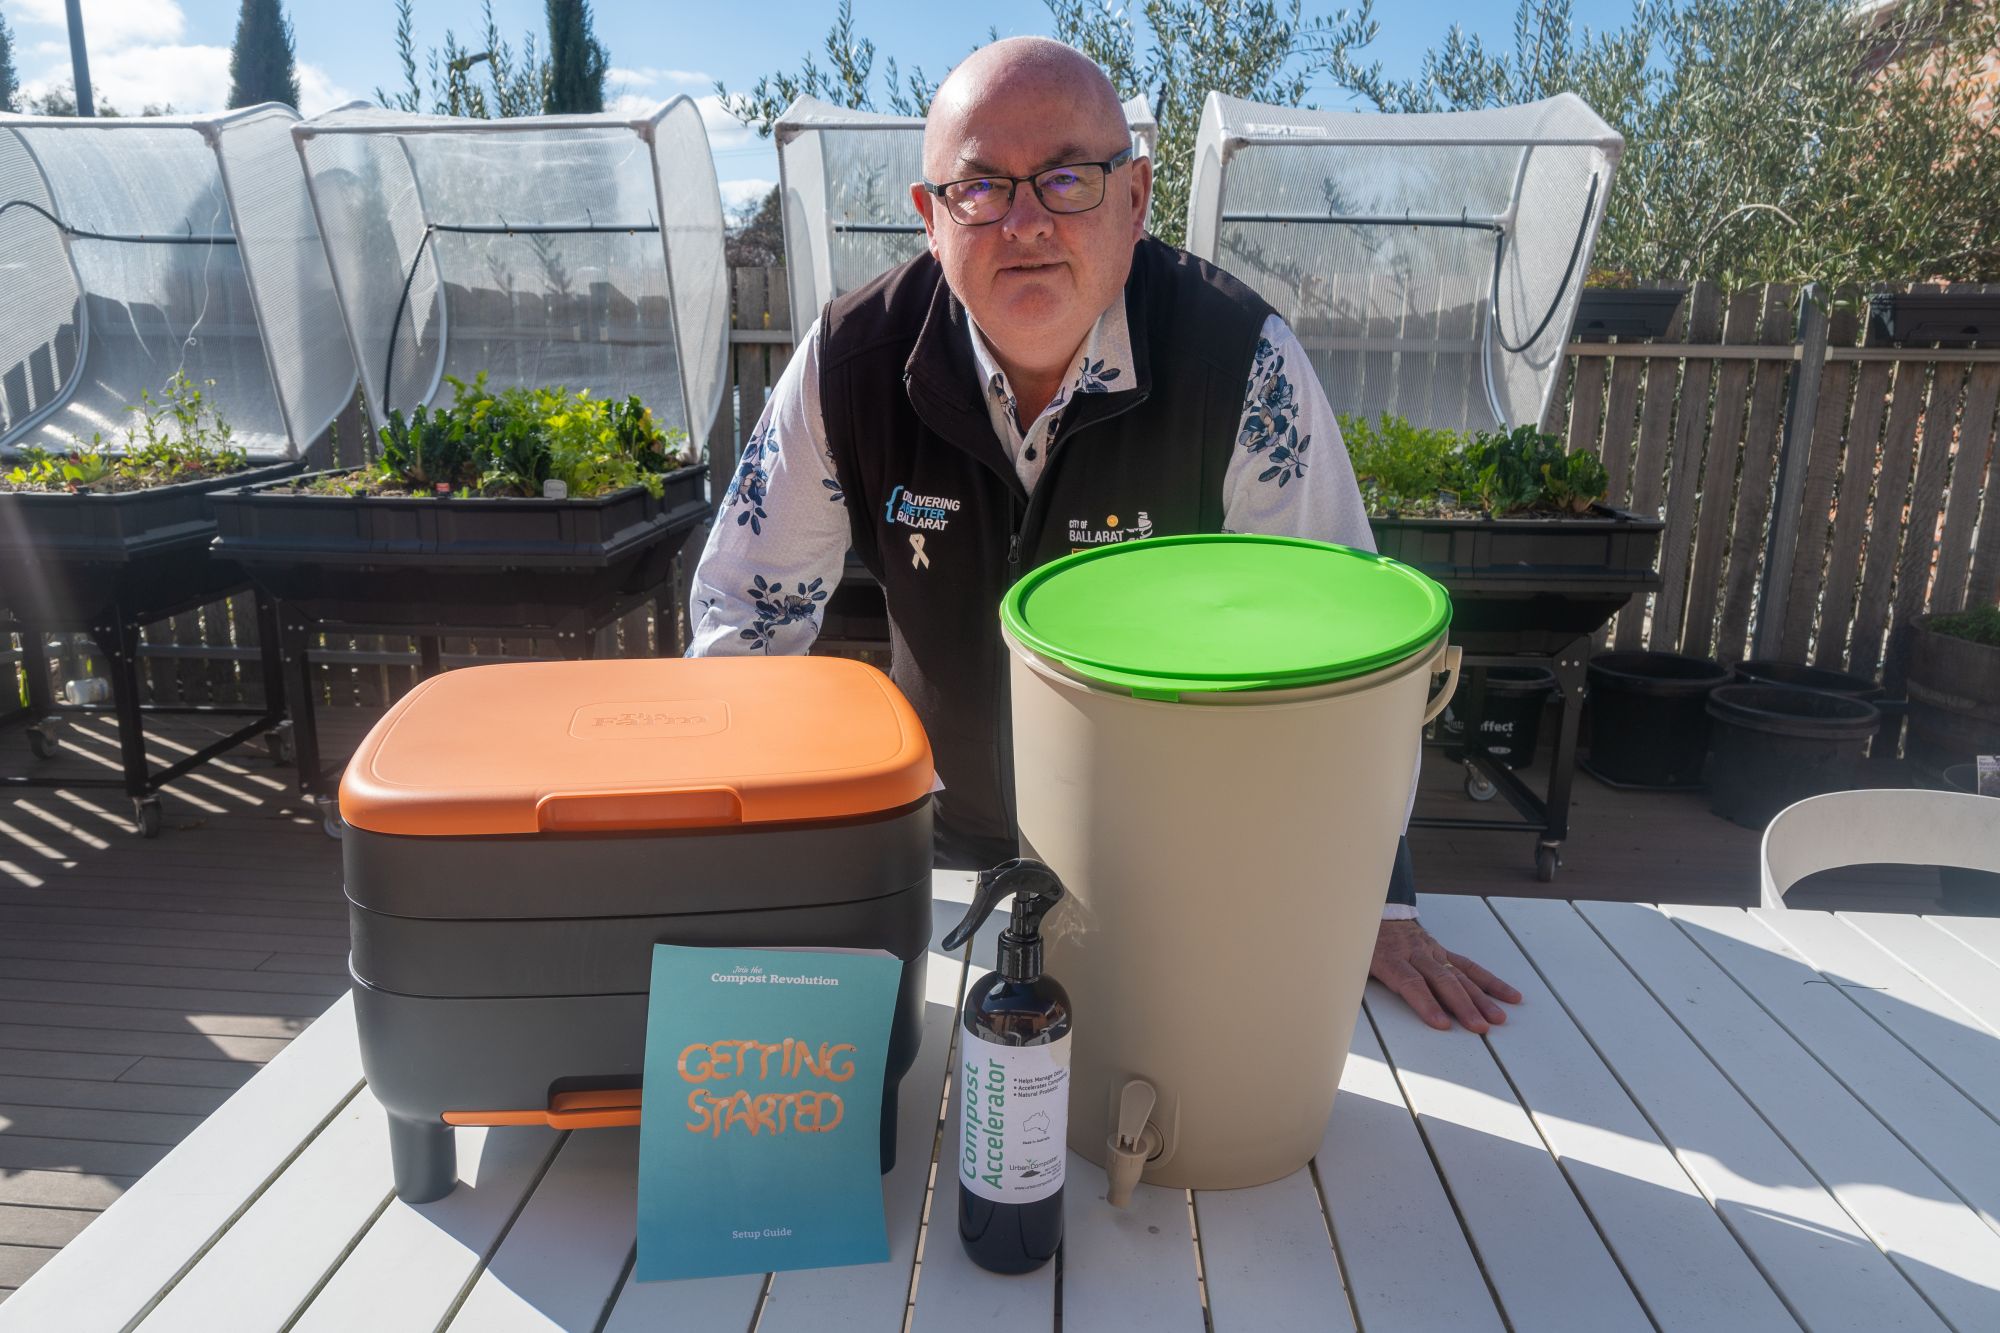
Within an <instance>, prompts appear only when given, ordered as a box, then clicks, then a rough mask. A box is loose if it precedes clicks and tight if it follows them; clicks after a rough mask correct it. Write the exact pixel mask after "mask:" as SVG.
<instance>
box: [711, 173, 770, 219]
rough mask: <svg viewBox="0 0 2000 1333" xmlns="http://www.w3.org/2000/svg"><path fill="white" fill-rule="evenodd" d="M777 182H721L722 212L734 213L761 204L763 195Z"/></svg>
mask: <svg viewBox="0 0 2000 1333" xmlns="http://www.w3.org/2000/svg"><path fill="white" fill-rule="evenodd" d="M777 184H778V182H776V181H767V180H755V179H751V180H735V181H724V182H722V207H723V211H725V212H729V213H734V212H736V211H737V210H738V209H741V208H745V207H748V206H749V205H751V204H756V203H761V202H762V201H763V198H764V196H765V195H767V194H769V193H770V192H771V191H772V190H773V189H775V188H776V187H777Z"/></svg>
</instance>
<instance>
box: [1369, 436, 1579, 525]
mask: <svg viewBox="0 0 2000 1333" xmlns="http://www.w3.org/2000/svg"><path fill="white" fill-rule="evenodd" d="M1340 432H1341V437H1342V439H1343V440H1344V441H1345V442H1346V444H1347V455H1348V458H1349V460H1350V461H1351V462H1352V463H1353V465H1354V476H1355V480H1356V481H1357V482H1358V483H1359V485H1360V487H1361V495H1362V499H1363V501H1364V502H1365V503H1366V504H1367V506H1368V512H1369V513H1371V514H1398V515H1434V514H1444V515H1447V516H1449V515H1452V514H1454V513H1459V512H1464V511H1470V510H1483V511H1485V512H1486V513H1489V514H1492V515H1494V516H1495V517H1502V518H1504V517H1507V516H1509V515H1513V514H1524V513H1543V514H1546V513H1569V514H1584V513H1588V512H1589V511H1590V507H1591V506H1592V505H1593V504H1595V503H1597V502H1598V501H1599V500H1602V499H1603V498H1604V496H1605V494H1606V493H1607V492H1608V491H1609V490H1610V488H1611V479H1610V477H1609V475H1608V474H1607V473H1606V472H1605V470H1604V465H1603V464H1602V463H1600V462H1598V461H1597V459H1596V457H1595V456H1593V455H1591V454H1565V453H1564V452H1563V446H1562V441H1561V440H1560V439H1558V438H1557V437H1556V436H1554V435H1545V434H1543V433H1542V432H1541V431H1539V430H1537V429H1536V428H1535V427H1533V426H1519V427H1516V428H1515V429H1514V430H1512V431H1481V432H1479V433H1478V434H1476V435H1474V436H1473V437H1472V438H1470V439H1467V438H1465V437H1464V436H1462V435H1460V434H1459V433H1458V432H1456V431H1450V430H1420V429H1418V428H1417V427H1415V426H1412V425H1411V424H1410V423H1409V422H1408V421H1407V420H1405V419H1404V418H1402V417H1399V416H1392V415H1390V414H1388V413H1384V414H1383V415H1382V417H1381V418H1380V419H1379V420H1377V421H1374V422H1370V421H1368V420H1366V419H1364V418H1360V417H1354V416H1343V417H1341V418H1340Z"/></svg>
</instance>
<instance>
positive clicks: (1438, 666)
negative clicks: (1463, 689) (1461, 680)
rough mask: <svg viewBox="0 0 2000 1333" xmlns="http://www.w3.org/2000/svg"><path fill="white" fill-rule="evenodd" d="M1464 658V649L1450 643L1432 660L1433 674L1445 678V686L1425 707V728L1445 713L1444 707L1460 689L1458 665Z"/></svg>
mask: <svg viewBox="0 0 2000 1333" xmlns="http://www.w3.org/2000/svg"><path fill="white" fill-rule="evenodd" d="M1464 656H1465V653H1464V650H1463V649H1461V648H1460V647H1459V646H1458V645H1457V644H1455V643H1450V644H1440V645H1439V647H1438V655H1437V656H1436V657H1433V658H1432V659H1431V674H1432V675H1433V676H1443V677H1444V684H1443V685H1441V686H1439V687H1438V692H1437V693H1436V694H1434V695H1432V696H1431V701H1430V703H1429V704H1427V705H1426V706H1425V707H1424V725H1425V726H1427V727H1428V726H1429V725H1430V724H1431V723H1432V722H1434V721H1436V720H1437V715H1438V714H1439V713H1442V712H1443V711H1444V706H1445V705H1446V704H1448V703H1450V702H1451V696H1452V692H1453V691H1455V690H1456V689H1457V688H1458V665H1459V662H1460V661H1461V660H1462V659H1463V658H1464Z"/></svg>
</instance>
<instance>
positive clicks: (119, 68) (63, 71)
mask: <svg viewBox="0 0 2000 1333" xmlns="http://www.w3.org/2000/svg"><path fill="white" fill-rule="evenodd" d="M69 82H70V69H69V62H68V61H67V60H65V61H63V62H62V63H61V64H60V65H51V66H49V67H48V68H46V69H44V70H42V71H41V72H40V73H39V74H37V75H36V76H35V77H33V78H28V79H23V80H22V81H21V92H22V94H23V97H24V100H25V99H32V98H35V97H39V96H41V95H42V94H43V93H45V92H47V91H48V90H49V89H51V88H55V87H59V86H60V87H68V86H69ZM90 82H91V83H92V85H94V86H95V87H96V89H97V96H98V99H99V101H101V102H104V103H106V104H108V105H110V106H112V107H114V108H115V109H117V110H118V111H121V112H123V113H124V114H126V115H128V116H136V115H138V114H139V112H140V111H141V110H142V109H143V108H145V107H148V106H159V107H166V106H171V107H173V109H174V111H175V113H176V114H180V115H193V114H199V113H201V112H204V111H220V110H222V109H223V106H224V104H225V103H227V102H228V101H229V48H228V47H226V46H144V47H139V46H128V47H122V48H120V49H118V50H116V51H111V52H106V53H103V54H101V55H100V54H99V53H97V52H92V53H91V57H90Z"/></svg>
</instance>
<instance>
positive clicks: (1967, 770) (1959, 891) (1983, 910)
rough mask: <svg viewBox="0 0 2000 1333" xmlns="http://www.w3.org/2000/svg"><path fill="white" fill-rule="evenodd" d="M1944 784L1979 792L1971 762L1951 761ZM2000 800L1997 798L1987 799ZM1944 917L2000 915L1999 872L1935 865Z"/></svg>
mask: <svg viewBox="0 0 2000 1333" xmlns="http://www.w3.org/2000/svg"><path fill="white" fill-rule="evenodd" d="M1944 785H1945V786H1947V787H1949V788H1951V789H1952V790H1953V791H1962V792H1964V793H1966V794H1967V795H1970V796H1976V795H1978V794H1979V785H1978V775H1977V773H1976V772H1975V771H1974V767H1973V765H1971V764H1953V765H1952V766H1951V767H1950V768H1947V769H1946V770H1945V771H1944ZM1988 799H2000V798H1988ZM1938 887H1939V888H1940V889H1941V890H1943V899H1944V901H1943V903H1942V904H1941V907H1942V910H1943V912H1944V914H1945V915H1946V916H2000V875H1996V874H1994V873H1993V872H1992V871H1990V870H1965V869H1962V868H1960V867H1958V866H1939V867H1938Z"/></svg>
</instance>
